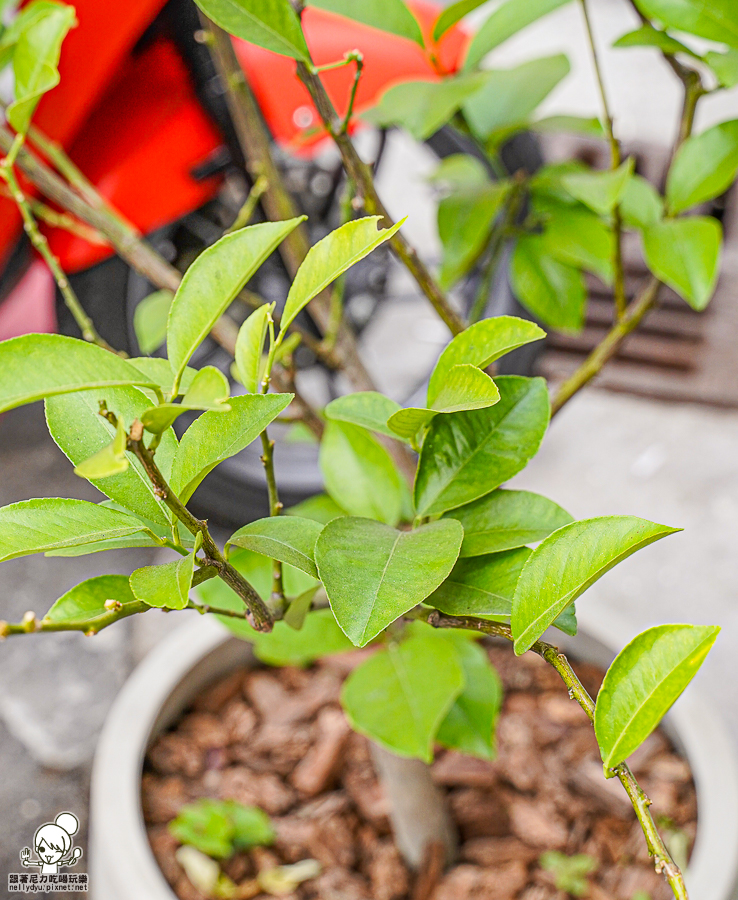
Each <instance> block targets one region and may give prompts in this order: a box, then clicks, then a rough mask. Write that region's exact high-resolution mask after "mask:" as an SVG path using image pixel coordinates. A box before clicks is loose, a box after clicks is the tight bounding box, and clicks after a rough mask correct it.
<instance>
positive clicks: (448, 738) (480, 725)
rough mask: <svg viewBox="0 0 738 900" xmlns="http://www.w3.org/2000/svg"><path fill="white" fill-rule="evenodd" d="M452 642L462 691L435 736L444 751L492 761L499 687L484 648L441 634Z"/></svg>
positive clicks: (459, 636) (459, 638) (466, 639)
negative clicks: (459, 671)
mask: <svg viewBox="0 0 738 900" xmlns="http://www.w3.org/2000/svg"><path fill="white" fill-rule="evenodd" d="M441 634H442V636H443V637H445V638H446V639H449V638H450V639H452V640H453V641H454V644H455V647H456V652H457V654H458V656H459V662H460V663H461V667H462V669H463V671H464V681H465V685H464V690H463V691H462V692H461V693H460V694H459V696H458V697H457V698H456V700H455V701H454V704H453V706H452V707H451V709H450V710H449V711H448V713H447V714H446V718H445V719H444V720H443V722H442V723H441V726H440V728H439V729H438V734H437V735H436V740H437V742H438V743H439V744H441V745H442V746H443V747H448V748H449V749H450V750H457V751H458V752H459V753H466V754H468V755H470V756H477V757H479V758H480V759H494V758H495V756H496V754H495V743H494V733H495V724H496V722H497V716H498V715H499V712H500V706H501V705H502V683H501V682H500V676H499V675H498V674H497V672H496V671H495V669H494V668H493V666H492V664H491V663H490V661H489V657H488V656H487V653H486V652H485V650H484V648H483V647H479V646H478V645H477V644H475V643H474V642H473V641H470V640H469V639H468V638H467V637H466V636H462V635H456V634H454V633H453V632H450V631H447V632H442V633H441Z"/></svg>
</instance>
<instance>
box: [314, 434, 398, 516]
mask: <svg viewBox="0 0 738 900" xmlns="http://www.w3.org/2000/svg"><path fill="white" fill-rule="evenodd" d="M320 469H321V471H322V473H323V479H324V481H325V488H326V490H327V491H328V493H329V494H330V495H331V497H332V498H333V500H334V501H335V502H336V503H338V504H339V505H340V506H341V508H342V509H345V510H346V512H347V513H349V514H351V515H354V516H368V517H369V518H372V519H379V521H381V522H386V523H387V524H388V525H396V524H397V522H399V520H400V516H401V515H402V500H403V484H402V476H401V475H400V473H399V472H398V471H397V469H396V468H395V464H394V463H393V462H392V458H391V457H390V455H389V453H388V452H387V451H386V450H385V449H384V447H383V446H382V445H381V444H380V443H379V442H378V441H377V440H375V438H373V437H372V435H370V434H369V432H368V431H366V430H365V429H363V428H359V427H358V426H357V425H350V424H348V423H347V422H335V421H334V422H331V421H329V422H328V423H327V424H326V427H325V431H324V433H323V439H322V441H321V443H320Z"/></svg>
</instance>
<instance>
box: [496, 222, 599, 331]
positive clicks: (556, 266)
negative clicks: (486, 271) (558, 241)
mask: <svg viewBox="0 0 738 900" xmlns="http://www.w3.org/2000/svg"><path fill="white" fill-rule="evenodd" d="M549 245H550V244H549V240H547V238H546V237H544V235H541V234H526V235H523V237H521V238H519V239H518V241H517V243H516V244H515V250H514V251H513V257H512V262H511V265H510V283H511V285H512V289H513V291H514V292H515V296H516V297H517V298H518V300H519V301H520V302H521V303H522V304H523V306H525V307H526V309H528V310H530V312H532V313H533V315H534V316H536V317H537V318H539V319H540V320H541V321H542V322H543V323H544V324H546V325H548V326H550V327H551V328H556V329H557V330H559V331H568V332H576V331H579V330H580V329H581V328H582V326H583V325H584V308H585V305H586V302H587V287H586V285H585V283H584V278H583V276H582V273H581V272H580V271H579V269H576V268H574V266H570V265H568V264H567V263H563V262H561V261H560V260H559V259H556V258H555V257H554V256H552V255H551V253H550V251H549Z"/></svg>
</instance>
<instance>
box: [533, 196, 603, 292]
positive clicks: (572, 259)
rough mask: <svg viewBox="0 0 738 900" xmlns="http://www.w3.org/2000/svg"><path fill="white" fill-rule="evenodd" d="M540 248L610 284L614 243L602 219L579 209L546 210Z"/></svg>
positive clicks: (581, 208)
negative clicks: (547, 216) (548, 213)
mask: <svg viewBox="0 0 738 900" xmlns="http://www.w3.org/2000/svg"><path fill="white" fill-rule="evenodd" d="M549 209H550V217H549V218H548V220H547V221H546V225H545V229H544V232H543V242H542V246H543V248H544V249H545V251H546V252H547V253H548V254H550V255H551V256H553V257H554V258H555V259H558V260H559V261H560V262H563V263H565V264H567V265H569V266H575V267H576V268H580V269H586V270H587V271H588V272H594V273H595V275H597V276H598V277H599V278H600V279H601V280H602V281H603V282H604V283H605V284H612V279H613V257H614V254H615V240H614V237H613V233H612V230H611V229H610V228H608V226H607V225H606V224H605V222H603V221H602V219H601V218H600V217H599V216H597V215H595V213H593V212H591V211H590V210H588V209H585V208H584V207H582V206H564V205H561V206H557V207H556V208H554V207H553V206H552V207H549Z"/></svg>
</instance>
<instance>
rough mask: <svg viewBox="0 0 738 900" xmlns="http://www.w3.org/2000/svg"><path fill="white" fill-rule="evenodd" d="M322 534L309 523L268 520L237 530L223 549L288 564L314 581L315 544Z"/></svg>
mask: <svg viewBox="0 0 738 900" xmlns="http://www.w3.org/2000/svg"><path fill="white" fill-rule="evenodd" d="M322 530H323V526H322V525H320V524H319V523H318V522H314V521H313V520H312V519H302V518H300V517H298V516H271V517H270V518H268V519H257V521H256V522H251V523H249V524H248V525H244V526H243V528H239V529H238V531H236V532H234V533H233V534H232V535H231V536H230V537H229V538H228V543H227V544H226V548H227V547H228V546H229V545H234V546H236V547H243V548H244V549H245V550H252V551H253V552H254V553H260V554H262V556H268V557H269V558H270V559H278V560H279V561H280V562H284V563H289V565H291V566H295V568H297V569H302V571H303V572H307V574H308V575H312V576H313V578H317V577H318V570H317V569H316V568H315V542H316V541H317V540H318V535H319V534H320V532H321V531H322Z"/></svg>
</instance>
